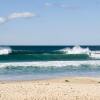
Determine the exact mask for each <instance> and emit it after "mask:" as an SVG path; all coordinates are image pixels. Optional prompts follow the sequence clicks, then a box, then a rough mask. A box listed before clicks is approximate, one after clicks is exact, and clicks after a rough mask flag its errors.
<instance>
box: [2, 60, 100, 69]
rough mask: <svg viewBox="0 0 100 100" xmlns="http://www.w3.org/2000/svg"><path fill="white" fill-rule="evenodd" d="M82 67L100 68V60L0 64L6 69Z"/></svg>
mask: <svg viewBox="0 0 100 100" xmlns="http://www.w3.org/2000/svg"><path fill="white" fill-rule="evenodd" d="M80 65H92V66H94V67H95V66H100V60H89V61H39V62H9V63H0V68H5V67H8V66H13V67H18V66H20V67H28V66H32V67H36V66H37V67H51V66H52V67H64V66H66V67H67V66H76V67H78V66H80Z"/></svg>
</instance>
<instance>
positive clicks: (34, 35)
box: [0, 0, 100, 45]
mask: <svg viewBox="0 0 100 100" xmlns="http://www.w3.org/2000/svg"><path fill="white" fill-rule="evenodd" d="M23 44H24V45H79V44H86V45H88V44H91V45H96V44H97V45H99V44H100V0H0V45H23Z"/></svg>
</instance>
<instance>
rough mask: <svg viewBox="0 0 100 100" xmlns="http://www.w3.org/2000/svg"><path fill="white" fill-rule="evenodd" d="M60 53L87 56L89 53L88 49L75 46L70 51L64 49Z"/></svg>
mask: <svg viewBox="0 0 100 100" xmlns="http://www.w3.org/2000/svg"><path fill="white" fill-rule="evenodd" d="M60 51H62V52H65V53H66V54H88V55H89V54H90V53H91V51H90V49H89V48H81V47H80V46H75V47H73V48H72V49H71V48H64V49H62V50H60Z"/></svg>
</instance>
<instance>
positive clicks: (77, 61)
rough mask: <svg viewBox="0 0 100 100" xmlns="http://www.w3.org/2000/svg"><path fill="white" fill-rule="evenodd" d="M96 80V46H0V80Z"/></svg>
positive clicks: (99, 73) (99, 58)
mask: <svg viewBox="0 0 100 100" xmlns="http://www.w3.org/2000/svg"><path fill="white" fill-rule="evenodd" d="M63 76H68V77H69V76H88V77H91V76H93V77H100V46H0V80H32V79H46V78H47V79H48V78H56V77H63Z"/></svg>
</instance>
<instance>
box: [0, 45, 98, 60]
mask: <svg viewBox="0 0 100 100" xmlns="http://www.w3.org/2000/svg"><path fill="white" fill-rule="evenodd" d="M41 48H42V47H41ZM49 49H51V48H48V50H47V51H45V50H40V51H38V50H37V51H34V50H33V51H32V49H30V50H29V49H28V47H27V48H26V49H20V48H19V50H17V49H12V48H11V47H2V46H1V47H0V62H1V61H57V60H59V61H61V60H90V59H100V51H92V50H90V49H89V48H88V47H87V48H82V47H80V46H75V47H73V48H69V47H67V48H63V49H60V50H49Z"/></svg>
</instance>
